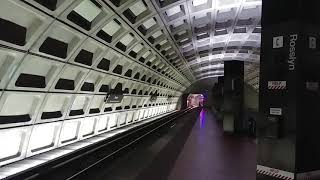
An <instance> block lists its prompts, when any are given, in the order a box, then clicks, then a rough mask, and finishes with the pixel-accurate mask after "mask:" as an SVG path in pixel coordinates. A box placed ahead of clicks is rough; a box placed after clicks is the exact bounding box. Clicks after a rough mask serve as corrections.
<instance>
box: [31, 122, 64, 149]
mask: <svg viewBox="0 0 320 180" xmlns="http://www.w3.org/2000/svg"><path fill="white" fill-rule="evenodd" d="M56 125H57V123H50V124H44V125H37V126H35V127H34V128H33V130H32V133H31V138H30V141H29V148H30V149H31V152H35V151H38V150H40V149H43V148H50V147H52V146H54V144H55V138H56V136H57V134H58V130H59V127H57V126H56Z"/></svg>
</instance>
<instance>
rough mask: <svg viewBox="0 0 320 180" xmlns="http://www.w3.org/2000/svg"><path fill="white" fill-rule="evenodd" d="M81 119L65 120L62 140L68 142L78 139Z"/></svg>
mask: <svg viewBox="0 0 320 180" xmlns="http://www.w3.org/2000/svg"><path fill="white" fill-rule="evenodd" d="M79 126H80V121H78V120H69V121H66V122H64V124H63V127H62V132H61V135H60V142H61V143H67V142H70V141H73V140H76V139H77V136H78V132H79Z"/></svg>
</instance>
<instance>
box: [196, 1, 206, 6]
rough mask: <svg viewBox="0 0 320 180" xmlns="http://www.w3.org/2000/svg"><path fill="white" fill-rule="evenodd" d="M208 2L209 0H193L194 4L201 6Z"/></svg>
mask: <svg viewBox="0 0 320 180" xmlns="http://www.w3.org/2000/svg"><path fill="white" fill-rule="evenodd" d="M206 3H208V0H193V1H192V4H193V6H200V5H203V4H206Z"/></svg>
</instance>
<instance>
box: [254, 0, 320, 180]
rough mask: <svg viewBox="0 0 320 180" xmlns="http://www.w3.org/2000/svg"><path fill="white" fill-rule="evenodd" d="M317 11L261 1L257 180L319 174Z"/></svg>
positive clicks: (310, 4)
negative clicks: (270, 177)
mask: <svg viewBox="0 0 320 180" xmlns="http://www.w3.org/2000/svg"><path fill="white" fill-rule="evenodd" d="M319 5H320V4H319V2H317V1H316V0H310V1H303V0H281V1H279V0H267V1H263V15H262V28H263V31H262V48H261V49H262V50H261V60H260V88H259V91H260V94H259V96H260V97H259V101H260V102H259V112H260V115H261V117H260V119H259V120H258V122H257V125H258V148H257V151H258V152H257V164H258V165H257V172H258V174H257V179H258V180H259V179H261V180H262V179H264V176H265V175H266V174H267V175H268V176H273V177H282V178H280V179H285V178H286V179H304V178H307V179H311V178H310V177H309V176H311V177H316V176H318V175H319V174H320V173H319V172H320V171H319V170H320V141H319V140H318V137H320V129H319V128H320V120H319V114H318V112H319V110H320V91H319V80H320V73H319V72H320V60H319V59H320V53H319V52H320V51H319V50H320V47H319V46H318V44H317V42H318V41H319V35H320V34H319V32H320V31H319V30H320V28H319V27H320V26H319V20H320V19H319V15H318V11H319V10H318V9H317V8H319V7H320V6H319ZM319 45H320V44H319ZM263 174H265V175H263Z"/></svg>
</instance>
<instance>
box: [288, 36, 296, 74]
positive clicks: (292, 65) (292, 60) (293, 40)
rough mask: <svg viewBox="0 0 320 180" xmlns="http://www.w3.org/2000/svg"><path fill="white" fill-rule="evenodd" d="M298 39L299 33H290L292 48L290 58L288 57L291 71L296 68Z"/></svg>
mask: <svg viewBox="0 0 320 180" xmlns="http://www.w3.org/2000/svg"><path fill="white" fill-rule="evenodd" d="M297 40H298V35H297V34H293V35H290V48H289V59H288V65H289V71H293V70H295V60H296V59H297V57H296V41H297Z"/></svg>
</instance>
